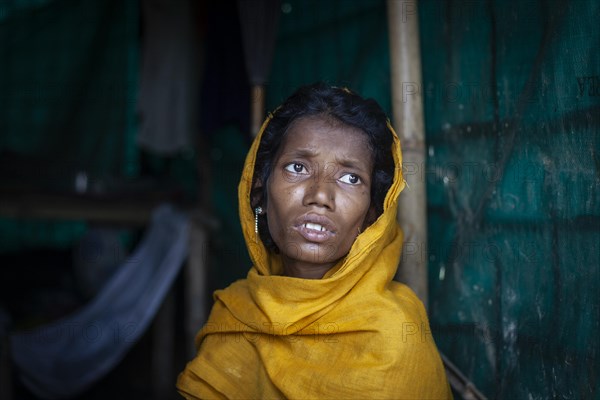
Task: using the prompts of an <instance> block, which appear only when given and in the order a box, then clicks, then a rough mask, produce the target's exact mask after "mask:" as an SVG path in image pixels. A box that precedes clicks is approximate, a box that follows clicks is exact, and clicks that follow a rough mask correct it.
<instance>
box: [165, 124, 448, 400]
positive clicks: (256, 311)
mask: <svg viewBox="0 0 600 400" xmlns="http://www.w3.org/2000/svg"><path fill="white" fill-rule="evenodd" d="M267 124H268V120H267V121H266V122H265V124H263V128H262V129H261V132H260V133H259V135H258V136H257V139H256V140H255V141H254V143H253V145H252V147H251V149H250V152H249V154H248V156H247V158H246V164H245V168H244V172H243V175H242V178H241V182H240V185H239V192H238V194H239V202H240V219H241V223H242V230H243V233H244V237H245V240H246V244H247V247H248V251H249V253H250V257H251V260H252V262H253V266H252V268H251V269H250V271H249V273H248V275H247V278H246V279H244V280H240V281H237V282H235V283H234V284H232V285H231V286H229V287H228V288H227V289H225V290H221V291H217V292H215V305H214V307H213V310H212V312H211V315H210V318H209V321H208V322H207V324H206V325H205V326H204V327H203V328H202V330H201V331H200V332H199V334H198V336H197V338H196V345H197V347H198V354H197V356H196V358H194V359H193V360H192V361H191V362H190V363H188V365H187V367H186V369H185V370H184V371H183V372H182V373H181V374H180V376H179V379H178V383H177V386H178V389H179V391H180V392H181V394H182V395H184V396H185V397H186V398H189V399H194V398H202V399H205V398H245V399H248V398H261V399H270V398H319V399H324V398H336V399H340V398H384V399H390V398H395V399H397V398H411V399H416V398H419V399H422V398H428V399H434V398H448V397H450V396H451V395H450V391H449V388H448V385H447V383H446V378H445V374H444V369H443V366H442V363H441V361H440V357H439V355H438V352H437V349H436V346H435V343H434V341H433V338H432V335H431V332H430V330H429V323H428V320H427V316H426V314H425V310H424V308H423V305H422V304H421V302H420V301H419V300H418V299H417V297H416V296H415V295H414V293H413V292H412V291H411V290H410V289H409V288H408V287H406V286H404V285H402V284H400V283H397V282H393V281H392V277H393V276H394V273H395V271H396V267H397V265H398V260H399V257H400V250H401V245H402V232H401V230H400V228H399V226H398V224H397V222H396V205H397V197H398V195H399V193H400V191H401V190H402V189H403V188H404V179H403V177H402V169H401V167H400V165H401V151H400V143H399V140H398V138H397V136H396V134H395V133H393V130H392V129H391V126H390V132H392V133H391V134H393V136H394V145H393V148H392V149H391V150H392V151H393V156H394V160H395V163H396V166H397V168H396V170H395V177H394V182H393V184H392V186H391V188H390V189H389V192H388V193H387V195H386V198H385V201H384V212H383V214H382V215H381V216H380V217H379V218H378V219H377V221H376V222H375V223H373V225H371V226H370V227H368V228H367V229H366V230H365V231H364V232H363V233H361V234H360V235H358V237H357V239H356V241H355V243H354V244H353V246H352V248H351V249H350V251H349V253H348V255H347V256H346V257H345V258H343V259H342V260H341V261H340V262H339V263H338V264H337V265H336V266H334V267H333V268H332V269H331V270H330V271H329V272H328V273H327V274H326V275H325V276H324V277H323V279H319V280H310V279H299V278H292V277H286V276H281V275H280V274H281V272H282V263H281V259H280V258H279V256H277V255H275V254H272V253H269V252H268V251H267V250H266V249H265V247H264V246H263V244H262V242H261V241H260V239H259V238H257V237H256V235H255V232H254V216H253V212H252V209H251V207H250V189H251V184H252V176H253V172H254V171H253V168H254V162H255V156H256V151H257V149H258V145H259V143H260V138H261V135H262V132H263V131H264V129H265V127H266V125H267Z"/></svg>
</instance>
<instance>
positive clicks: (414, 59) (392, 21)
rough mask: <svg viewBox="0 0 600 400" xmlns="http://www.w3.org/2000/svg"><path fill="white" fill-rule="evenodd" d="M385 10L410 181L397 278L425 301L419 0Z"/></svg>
mask: <svg viewBox="0 0 600 400" xmlns="http://www.w3.org/2000/svg"><path fill="white" fill-rule="evenodd" d="M387 11H388V28H389V36H390V59H391V81H392V107H393V118H394V124H395V126H396V128H397V130H398V134H399V135H400V141H401V143H402V154H403V162H402V164H403V171H404V179H406V183H407V187H406V189H405V190H404V192H403V193H402V194H401V195H400V199H399V203H398V220H399V222H400V225H401V226H402V229H403V230H404V235H405V237H404V249H403V252H402V260H401V262H400V267H399V268H398V272H397V273H396V279H397V280H399V281H401V282H405V283H406V284H408V286H410V287H411V288H412V289H413V290H414V291H415V293H416V294H417V296H419V298H420V299H421V300H422V301H423V303H424V304H425V306H427V257H428V255H427V194H426V182H425V173H424V168H425V130H424V124H423V98H422V90H421V89H422V82H421V53H420V44H419V21H418V14H417V2H416V0H415V1H407V0H388V1H387Z"/></svg>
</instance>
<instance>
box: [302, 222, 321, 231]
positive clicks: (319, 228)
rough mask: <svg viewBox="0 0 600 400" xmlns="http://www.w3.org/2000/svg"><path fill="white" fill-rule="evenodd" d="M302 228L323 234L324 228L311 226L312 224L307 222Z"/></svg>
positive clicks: (316, 225)
mask: <svg viewBox="0 0 600 400" xmlns="http://www.w3.org/2000/svg"><path fill="white" fill-rule="evenodd" d="M304 227H305V228H307V229H313V230H315V231H321V232H323V231H324V230H325V227H324V226H322V225H319V224H313V223H312V222H307V223H305V224H304Z"/></svg>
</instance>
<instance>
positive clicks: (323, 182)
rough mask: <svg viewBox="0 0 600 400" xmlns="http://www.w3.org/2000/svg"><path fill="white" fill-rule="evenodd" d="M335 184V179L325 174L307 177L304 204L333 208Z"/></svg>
mask: <svg viewBox="0 0 600 400" xmlns="http://www.w3.org/2000/svg"><path fill="white" fill-rule="evenodd" d="M335 186H336V185H335V180H333V179H331V177H329V178H328V177H327V176H326V174H320V176H319V177H313V178H312V179H308V180H307V182H306V187H305V189H304V205H306V206H310V205H314V206H318V207H325V208H328V209H330V210H335Z"/></svg>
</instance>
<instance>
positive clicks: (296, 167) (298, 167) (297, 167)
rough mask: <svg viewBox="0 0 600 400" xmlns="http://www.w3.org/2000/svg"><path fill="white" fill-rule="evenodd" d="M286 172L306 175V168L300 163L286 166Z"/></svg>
mask: <svg viewBox="0 0 600 400" xmlns="http://www.w3.org/2000/svg"><path fill="white" fill-rule="evenodd" d="M285 170H286V171H288V172H292V173H294V174H306V173H307V172H306V168H304V165H302V164H298V163H291V164H288V165H286V166H285Z"/></svg>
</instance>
